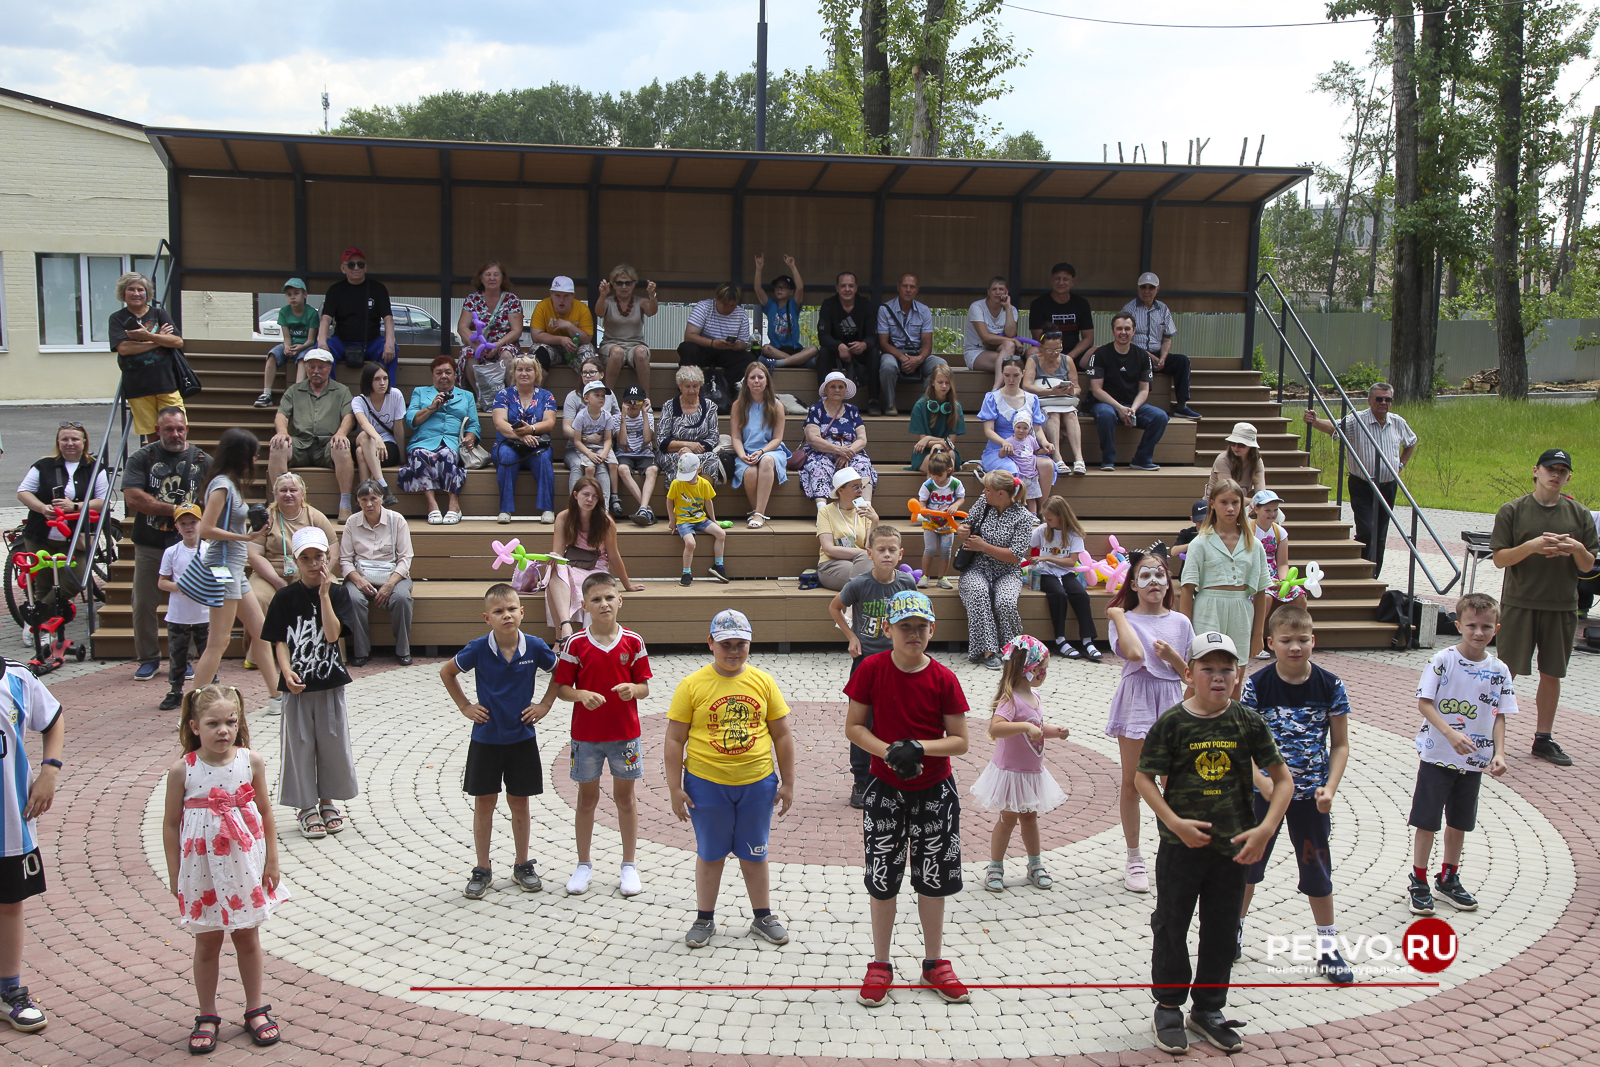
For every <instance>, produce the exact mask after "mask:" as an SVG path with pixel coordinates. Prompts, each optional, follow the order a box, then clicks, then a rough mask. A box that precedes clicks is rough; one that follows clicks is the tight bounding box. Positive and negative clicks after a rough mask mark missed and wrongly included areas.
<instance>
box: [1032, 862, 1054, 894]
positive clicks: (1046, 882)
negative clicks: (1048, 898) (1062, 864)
mask: <svg viewBox="0 0 1600 1067" xmlns="http://www.w3.org/2000/svg"><path fill="white" fill-rule="evenodd" d="M1028 881H1030V882H1032V883H1033V884H1034V885H1035V886H1036V887H1038V888H1039V889H1049V888H1050V887H1051V886H1052V885H1054V884H1055V883H1054V882H1053V881H1051V878H1050V872H1049V871H1047V870H1045V869H1044V864H1042V863H1040V864H1038V865H1036V866H1030V867H1029V868H1028Z"/></svg>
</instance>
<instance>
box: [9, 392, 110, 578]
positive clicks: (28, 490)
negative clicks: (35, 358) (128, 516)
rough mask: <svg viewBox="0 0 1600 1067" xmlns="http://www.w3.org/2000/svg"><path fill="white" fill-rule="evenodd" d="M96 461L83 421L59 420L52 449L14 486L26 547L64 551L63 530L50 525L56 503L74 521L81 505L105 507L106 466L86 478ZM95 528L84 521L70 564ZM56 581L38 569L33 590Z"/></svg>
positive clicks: (96, 508) (89, 541)
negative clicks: (21, 511)
mask: <svg viewBox="0 0 1600 1067" xmlns="http://www.w3.org/2000/svg"><path fill="white" fill-rule="evenodd" d="M94 467H95V461H94V455H93V454H92V453H91V452H90V451H89V432H88V431H87V430H85V429H84V428H83V423H81V422H63V423H61V425H60V426H59V427H57V429H56V447H55V452H54V453H53V454H51V455H48V456H45V457H44V458H43V459H41V460H40V461H39V462H37V463H35V464H34V465H33V466H31V467H29V468H28V473H27V474H25V475H23V476H22V484H21V485H18V486H17V502H18V503H20V504H21V505H22V506H23V507H25V508H27V509H28V517H27V520H26V521H25V522H24V523H23V526H22V542H23V548H24V550H26V551H28V552H33V553H35V554H37V553H39V552H63V551H65V550H66V542H67V536H66V535H65V534H63V533H62V532H61V531H60V530H59V529H57V528H56V527H54V526H50V525H48V523H49V521H50V520H51V519H53V518H55V517H56V511H57V509H60V511H61V512H62V514H63V516H64V517H65V518H66V520H67V521H68V522H69V523H71V524H72V525H73V527H76V525H77V522H78V516H79V514H80V513H81V512H82V511H83V509H84V508H85V507H87V508H88V510H90V511H99V510H101V509H102V508H104V507H105V502H106V497H107V496H108V495H109V494H110V483H109V482H108V481H107V480H106V472H105V471H104V470H100V471H96V472H95V478H94V484H93V485H92V486H91V485H90V484H89V472H90V471H91V470H93V469H94ZM93 540H94V529H93V528H92V527H88V526H86V527H85V528H84V534H83V539H82V540H81V541H79V542H78V553H79V554H78V556H77V557H76V558H74V560H73V565H74V569H77V564H78V563H79V562H80V561H81V559H82V556H83V553H85V552H87V551H88V546H89V545H90V544H92V543H93ZM54 587H55V571H54V570H53V569H50V568H46V569H44V570H41V571H40V572H39V573H38V574H35V575H34V576H33V590H34V595H35V596H39V595H42V594H44V593H47V592H49V591H50V590H52V589H53V588H54Z"/></svg>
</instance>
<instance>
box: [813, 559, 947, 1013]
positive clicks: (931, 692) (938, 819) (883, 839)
mask: <svg viewBox="0 0 1600 1067" xmlns="http://www.w3.org/2000/svg"><path fill="white" fill-rule="evenodd" d="M887 619H888V623H889V636H890V639H891V640H892V641H893V642H894V647H893V648H892V649H890V650H889V651H888V652H879V653H878V654H877V655H874V656H868V657H867V658H866V659H865V660H863V661H862V662H861V666H860V667H858V668H857V669H856V672H855V674H853V675H852V676H851V677H850V680H849V682H847V683H846V684H845V687H844V692H845V695H846V696H848V697H849V698H850V712H849V715H848V716H847V717H846V719H845V724H844V733H845V737H847V738H848V739H849V740H850V742H851V743H852V744H855V745H858V746H860V747H861V748H863V749H865V750H866V751H867V752H869V753H871V755H872V767H871V773H872V784H870V785H868V786H867V792H866V795H865V796H864V797H863V802H864V804H865V811H864V812H863V813H862V833H863V836H864V837H865V839H866V854H867V860H866V868H867V873H866V883H867V892H868V893H869V894H870V895H871V896H872V962H871V963H869V964H867V977H866V979H865V981H863V982H862V983H861V992H860V993H858V994H856V999H857V1000H858V1001H860V1002H861V1003H862V1004H865V1005H866V1006H867V1007H869V1008H875V1007H877V1006H878V1005H880V1004H883V1003H884V1002H885V1001H886V1000H887V998H888V995H889V986H890V985H891V984H893V982H894V968H893V967H891V966H890V965H889V942H890V938H891V936H892V934H893V932H894V911H895V897H896V896H897V895H898V894H899V892H900V880H901V878H902V877H903V876H904V875H905V872H906V866H907V860H908V858H909V865H910V867H911V887H912V888H913V889H915V890H916V891H917V913H918V915H919V916H920V917H921V919H922V938H923V941H924V942H925V945H926V951H925V953H924V958H923V961H922V985H923V986H924V987H925V988H929V989H932V990H933V991H934V992H936V993H938V994H939V995H940V996H941V997H943V998H944V999H945V1000H947V1001H949V1002H950V1003H952V1004H960V1003H965V1002H966V1001H967V1000H969V999H971V997H970V994H968V992H967V987H966V986H964V985H962V984H961V981H960V979H958V978H957V977H956V972H955V970H954V968H952V967H951V966H950V961H949V960H945V959H940V958H939V950H940V945H941V942H942V940H943V937H944V898H945V897H947V896H949V895H950V894H952V893H959V892H960V891H961V804H960V800H959V796H958V793H957V790H956V784H955V780H954V779H953V778H952V777H951V776H950V757H951V756H959V755H962V754H963V753H965V752H966V751H967V698H966V695H965V694H964V693H962V691H961V683H960V682H959V681H957V680H956V676H955V674H954V673H953V672H952V671H951V670H950V668H948V667H946V666H944V664H942V663H939V662H937V661H935V660H932V659H929V658H928V655H927V648H928V642H929V641H931V640H932V639H933V624H934V619H933V605H932V604H931V603H930V602H929V600H928V598H927V597H926V596H924V595H922V594H921V593H918V592H915V591H906V592H902V593H898V594H896V595H895V597H894V599H892V600H890V601H889V612H888V616H887ZM869 716H870V717H871V720H872V726H871V728H870V729H869V728H868V726H867V720H868V717H869ZM908 852H909V857H908Z"/></svg>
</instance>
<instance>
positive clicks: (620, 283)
mask: <svg viewBox="0 0 1600 1067" xmlns="http://www.w3.org/2000/svg"><path fill="white" fill-rule="evenodd" d="M615 284H616V286H617V288H618V289H622V288H624V287H626V286H630V285H633V284H635V283H634V281H633V279H631V278H618V279H617V280H616V282H615Z"/></svg>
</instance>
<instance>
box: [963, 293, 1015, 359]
mask: <svg viewBox="0 0 1600 1067" xmlns="http://www.w3.org/2000/svg"><path fill="white" fill-rule="evenodd" d="M1010 317H1011V311H1010V310H1009V309H1008V308H1007V306H1006V305H1004V304H1002V305H1001V306H1000V314H999V315H997V316H995V315H990V314H989V301H987V300H975V301H973V302H972V306H971V307H969V308H967V322H966V325H965V327H964V329H965V331H966V337H965V338H964V339H963V342H962V350H963V354H964V355H966V356H969V357H970V356H976V355H977V354H978V353H979V352H982V351H983V350H984V344H983V338H982V337H979V336H978V329H977V327H976V326H974V325H972V324H973V323H975V322H981V323H983V324H984V326H986V327H987V328H988V330H989V332H990V333H992V334H994V335H995V336H996V337H1003V336H1005V332H1006V322H1007V321H1008V320H1009V318H1010Z"/></svg>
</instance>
